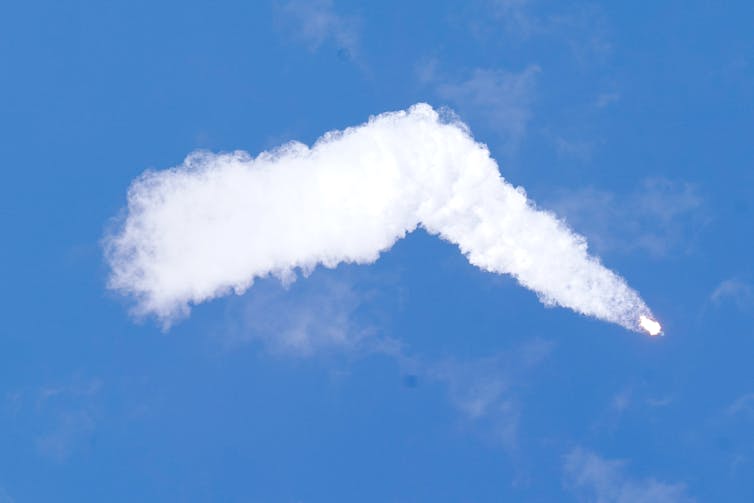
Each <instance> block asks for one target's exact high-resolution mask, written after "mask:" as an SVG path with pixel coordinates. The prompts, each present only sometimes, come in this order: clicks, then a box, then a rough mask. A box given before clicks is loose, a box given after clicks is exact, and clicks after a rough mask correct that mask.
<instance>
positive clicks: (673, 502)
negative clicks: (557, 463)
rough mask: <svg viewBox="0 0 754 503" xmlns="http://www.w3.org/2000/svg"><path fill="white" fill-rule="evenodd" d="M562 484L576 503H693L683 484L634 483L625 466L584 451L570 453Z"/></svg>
mask: <svg viewBox="0 0 754 503" xmlns="http://www.w3.org/2000/svg"><path fill="white" fill-rule="evenodd" d="M563 468H564V472H565V478H566V484H567V485H568V486H569V487H570V488H572V489H573V490H574V491H575V492H576V493H577V494H578V495H579V496H580V501H590V502H596V503H660V502H662V503H693V501H694V499H693V498H691V497H689V496H688V495H687V494H686V487H685V486H684V485H683V484H668V483H665V482H660V481H657V480H654V479H651V478H649V479H635V478H632V477H630V476H629V475H628V474H626V471H625V463H624V462H622V461H615V460H607V459H604V458H602V457H600V456H598V455H597V454H595V453H593V452H590V451H588V450H585V449H581V448H576V449H573V450H572V451H571V452H569V453H568V455H567V456H566V457H565V465H564V467H563Z"/></svg>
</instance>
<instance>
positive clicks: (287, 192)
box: [104, 104, 652, 330]
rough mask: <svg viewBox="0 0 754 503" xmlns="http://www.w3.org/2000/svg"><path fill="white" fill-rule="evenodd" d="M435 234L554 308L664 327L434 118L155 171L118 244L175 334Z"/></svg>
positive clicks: (120, 256) (474, 146) (140, 304)
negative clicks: (260, 284)
mask: <svg viewBox="0 0 754 503" xmlns="http://www.w3.org/2000/svg"><path fill="white" fill-rule="evenodd" d="M417 226H422V227H423V228H425V229H426V230H427V231H428V232H430V233H432V234H436V235H439V236H440V237H442V238H443V239H446V240H448V241H451V242H453V243H456V244H457V245H458V247H459V248H460V250H461V251H462V252H463V254H464V255H465V256H466V257H467V258H468V260H469V262H471V263H472V264H473V265H475V266H477V267H479V268H481V269H484V270H486V271H491V272H495V273H504V274H510V275H512V276H514V277H515V278H516V279H517V280H518V281H519V282H520V283H521V284H522V285H523V286H525V287H527V288H529V289H531V290H533V291H535V292H536V293H537V294H538V295H539V298H540V300H541V301H542V302H543V303H545V304H547V305H560V306H564V307H568V308H570V309H573V310H574V311H577V312H579V313H582V314H585V315H589V316H595V317H597V318H600V319H603V320H606V321H610V322H614V323H618V324H620V325H622V326H624V327H626V328H628V329H631V330H638V329H639V324H638V323H639V319H640V316H642V315H643V316H648V317H650V318H651V317H652V316H651V313H650V311H649V309H648V308H647V306H646V305H645V304H644V302H643V301H642V300H641V298H640V297H639V295H638V294H637V293H636V292H635V291H634V290H632V289H631V288H629V287H628V285H626V283H625V282H624V281H623V279H622V278H620V277H619V276H618V275H616V274H614V273H613V272H611V271H610V270H608V269H606V268H605V267H603V266H602V265H601V264H600V262H599V261H598V260H597V259H596V258H594V257H591V256H589V254H588V253H587V245H586V242H585V240H584V239H583V238H582V237H581V236H579V235H577V234H574V233H573V232H571V231H570V230H569V229H568V228H567V227H566V226H565V225H564V224H563V223H562V222H561V221H559V220H558V219H557V218H556V217H555V216H554V215H552V214H551V213H548V212H545V211H541V210H538V209H536V208H535V207H534V205H533V204H532V203H531V202H529V201H527V198H526V194H525V192H524V190H523V189H521V188H514V187H513V186H512V185H510V184H508V183H507V182H506V181H505V180H504V179H503V178H502V177H501V176H500V174H499V172H498V167H497V164H496V163H495V161H494V160H493V159H492V158H491V157H490V155H489V151H488V150H487V148H486V146H485V145H482V144H480V143H476V142H475V141H474V139H473V138H472V137H471V136H470V134H469V132H468V130H467V128H466V126H465V125H463V124H462V123H460V122H458V121H446V120H443V119H442V118H441V117H440V116H439V114H438V113H437V112H435V111H434V110H433V109H432V107H430V106H429V105H426V104H418V105H415V106H413V107H411V108H410V109H409V110H407V111H401V112H394V113H385V114H382V115H380V116H377V117H374V118H372V119H370V121H369V122H368V123H366V124H363V125H361V126H357V127H354V128H349V129H346V130H344V131H339V132H330V133H327V134H325V135H324V136H323V137H322V138H321V139H320V140H319V141H318V142H317V143H316V144H315V145H314V146H313V147H312V148H308V147H306V146H305V145H303V144H300V143H295V142H294V143H289V144H286V145H283V146H282V147H280V148H279V149H277V150H274V151H271V152H263V153H261V154H260V155H259V156H257V157H256V158H252V157H250V156H249V155H248V154H247V153H245V152H234V153H229V154H211V153H206V152H203V153H194V154H192V155H190V156H189V157H188V158H187V159H186V160H185V161H184V163H183V164H182V165H181V166H178V167H176V168H172V169H169V170H165V171H158V172H147V173H145V174H143V175H142V176H141V177H140V178H138V179H137V180H135V181H134V182H133V184H132V185H131V187H130V189H129V192H128V212H127V215H126V217H125V220H124V221H123V222H122V223H121V226H120V227H119V228H118V229H117V231H115V232H114V233H113V234H110V235H108V236H107V237H106V238H105V241H104V243H105V251H106V258H107V261H108V263H109V265H110V267H111V276H110V281H109V286H110V288H112V289H114V290H117V291H119V292H122V293H124V294H127V295H130V296H132V297H134V298H135V299H136V303H137V304H136V309H135V310H136V312H137V313H138V314H142V315H143V314H154V315H156V316H157V317H158V318H160V319H161V320H162V321H163V322H164V323H166V324H169V323H170V322H171V321H172V320H173V319H175V318H176V317H177V316H182V315H186V314H188V311H189V305H190V304H196V303H200V302H203V301H206V300H208V299H212V298H215V297H218V296H221V295H226V294H228V293H229V292H231V291H233V292H235V293H237V294H240V293H241V292H243V291H245V290H246V289H247V288H249V287H250V286H251V285H252V282H253V281H254V279H255V278H259V277H263V276H266V275H269V274H273V275H277V276H279V277H281V279H283V280H286V279H290V278H292V277H294V275H295V270H296V269H297V268H300V269H301V270H303V271H304V272H305V273H306V272H307V271H311V270H312V269H314V268H315V267H316V266H317V265H319V264H321V265H324V266H325V267H335V266H336V265H337V264H338V263H341V262H354V263H370V262H374V261H375V260H377V258H378V256H379V254H380V252H382V251H384V250H387V249H389V248H390V247H391V246H392V245H393V243H395V241H397V240H398V239H400V238H402V237H404V236H405V235H406V233H408V232H411V231H412V230H414V229H416V228H417Z"/></svg>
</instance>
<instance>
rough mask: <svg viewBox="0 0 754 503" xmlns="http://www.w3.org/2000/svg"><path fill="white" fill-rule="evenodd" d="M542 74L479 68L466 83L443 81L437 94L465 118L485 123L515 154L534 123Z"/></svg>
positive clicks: (531, 69) (533, 68) (534, 68)
mask: <svg viewBox="0 0 754 503" xmlns="http://www.w3.org/2000/svg"><path fill="white" fill-rule="evenodd" d="M539 73H540V68H539V66H537V65H529V66H528V67H526V68H524V69H523V70H521V71H518V72H516V71H509V70H503V69H483V68H477V69H475V70H473V71H472V72H471V75H469V77H468V78H466V79H462V80H459V81H440V82H439V83H438V84H437V86H436V88H435V92H436V94H437V95H438V96H439V97H440V98H441V99H443V100H446V101H447V102H448V103H449V104H451V105H453V106H454V108H456V109H457V110H458V111H459V112H460V113H461V114H462V115H464V116H465V117H468V118H471V119H476V120H477V121H483V122H485V123H486V125H487V126H489V127H490V129H491V130H493V131H496V132H497V134H499V135H500V138H499V139H500V140H502V142H503V146H504V147H505V148H506V149H507V150H508V151H512V150H515V149H516V148H517V147H518V145H519V144H520V143H521V141H522V140H523V139H524V137H525V135H526V132H527V127H528V125H529V122H530V121H531V119H532V106H533V103H534V99H535V90H536V82H537V76H538V75H539Z"/></svg>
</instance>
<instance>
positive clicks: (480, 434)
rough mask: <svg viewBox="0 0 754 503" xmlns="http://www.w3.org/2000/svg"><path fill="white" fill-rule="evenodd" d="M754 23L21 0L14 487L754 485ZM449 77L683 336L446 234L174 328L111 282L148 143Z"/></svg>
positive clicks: (610, 12) (651, 8)
mask: <svg viewBox="0 0 754 503" xmlns="http://www.w3.org/2000/svg"><path fill="white" fill-rule="evenodd" d="M753 21H754V7H752V4H751V3H750V2H726V3H725V5H724V6H722V5H720V4H715V3H712V2H701V1H685V2H680V1H667V2H655V3H647V5H643V4H642V5H637V4H636V3H627V2H604V3H581V2H547V1H536V0H529V1H527V0H518V1H517V0H508V1H505V0H499V1H493V0H490V1H483V0H480V1H472V2H464V3H463V4H461V3H459V2H431V3H429V2H427V3H424V2H412V3H410V5H405V4H404V3H403V2H379V3H378V2H345V1H334V2H328V1H314V2H310V1H303V0H302V1H294V2H284V1H281V2H274V3H263V2H258V3H257V2H254V3H252V2H215V3H209V2H207V3H200V2H191V3H185V2H181V3H171V2H163V3H160V4H159V5H154V4H153V3H151V2H150V3H147V2H139V1H132V2H109V3H95V2H64V3H63V2H28V3H23V4H22V3H15V4H10V3H7V4H5V5H3V6H2V7H0V62H2V71H1V72H0V111H1V112H0V137H1V138H2V141H0V155H2V158H3V161H4V163H3V164H4V166H5V169H4V170H3V173H4V176H5V177H6V178H5V180H6V181H5V183H3V184H2V185H1V187H0V190H1V191H2V198H0V201H2V202H1V203H0V221H1V222H2V229H3V234H4V235H5V236H6V239H5V242H4V244H5V245H4V246H3V247H2V249H1V251H0V254H2V260H0V264H2V265H1V267H2V278H3V285H4V288H3V289H2V305H3V306H4V309H3V315H4V316H3V319H4V323H3V324H2V327H1V328H0V369H1V370H0V432H2V433H0V502H25V501H218V500H222V501H260V502H262V501H263V502H273V501H281V502H299V501H300V502H310V501H380V502H381V501H475V502H483V501H526V502H529V501H531V502H538V501H574V502H579V501H600V502H612V501H616V502H624V501H752V500H753V499H754V478H753V477H752V476H751V474H752V473H754V435H753V434H752V431H753V430H752V427H753V426H754V366H752V365H751V361H752V355H754V330H753V329H754V268H752V264H751V252H752V242H753V239H752V232H753V231H754V229H753V228H752V227H753V225H752V222H754V220H753V219H752V216H753V215H752V213H753V212H754V206H752V203H751V201H752V200H754V190H753V189H752V186H753V184H752V182H753V181H754V170H753V169H752V168H754V143H752V139H751V138H752V137H751V132H752V130H754V106H753V105H754V95H753V93H754V67H753V66H752V65H753V64H754V62H753V61H752V55H753V54H754V35H752V33H751V26H752V22H753ZM422 101H423V102H428V103H430V104H432V105H433V106H438V107H439V106H448V107H451V108H452V109H453V110H455V111H456V112H457V113H458V114H459V115H460V117H461V118H462V119H463V120H464V121H465V122H466V123H467V124H468V125H469V127H470V128H471V130H472V131H473V133H474V136H475V138H476V139H477V140H478V141H482V142H484V143H486V144H487V145H488V146H489V148H490V151H491V153H492V155H493V157H495V158H496V159H497V160H498V162H499V164H500V169H501V172H502V174H503V176H505V178H506V179H507V180H508V181H510V182H511V183H513V184H515V185H522V186H524V187H525V188H526V190H527V193H528V194H529V196H530V197H531V198H532V199H533V200H534V201H536V202H537V204H538V205H539V206H540V207H543V208H548V209H551V210H553V211H555V212H557V213H558V215H560V216H562V217H563V218H565V219H566V220H567V222H568V223H569V224H570V225H571V227H573V228H574V229H575V230H576V231H577V232H579V233H581V234H583V235H585V236H586V237H587V239H588V240H589V243H590V249H591V250H592V251H593V252H594V253H596V254H597V255H599V256H600V258H601V259H602V261H603V263H604V264H605V265H607V266H608V267H610V268H612V269H614V270H616V271H618V272H619V273H620V274H621V275H622V276H623V277H625V278H626V279H627V281H628V282H629V284H631V286H632V287H634V288H636V289H637V290H638V291H639V292H641V294H642V296H643V298H644V300H645V301H646V302H647V303H648V304H649V305H650V306H651V307H652V309H653V311H654V313H655V314H656V315H657V316H658V318H659V319H660V320H661V321H662V322H663V324H664V326H665V330H666V337H663V338H649V337H646V336H642V335H639V334H636V333H632V332H629V331H627V330H625V329H623V328H621V327H618V326H615V325H611V324H607V323H604V322H602V321H597V320H594V319H591V318H586V317H584V316H580V315H578V314H575V313H573V312H572V311H569V310H566V309H562V308H545V307H543V306H542V305H541V304H540V303H539V302H538V300H537V298H536V296H535V295H534V294H533V293H531V292H530V291H528V290H525V289H523V288H521V287H520V286H518V285H517V284H516V282H515V281H514V280H512V279H511V278H509V277H506V276H499V275H494V274H489V273H485V272H482V271H480V270H479V269H477V268H475V267H473V266H472V265H470V264H469V263H468V262H467V261H466V259H465V258H464V257H463V256H462V255H461V254H459V253H458V251H457V248H456V247H455V246H454V245H452V244H449V243H447V242H443V241H441V240H438V239H437V238H435V237H432V236H430V235H428V234H427V233H426V232H423V231H417V232H416V233H414V234H412V235H410V236H409V237H407V238H406V239H404V240H401V241H399V242H398V243H397V244H396V245H395V246H394V247H393V248H392V249H391V250H390V251H389V252H387V253H385V254H383V256H382V257H381V258H380V259H379V260H378V261H377V262H375V263H374V264H372V265H361V266H357V265H341V266H339V267H338V268H336V269H333V270H327V269H317V270H315V271H314V272H313V274H312V275H311V276H310V277H309V278H306V279H299V280H298V281H296V282H295V283H294V284H292V285H291V286H290V287H289V288H287V289H285V288H283V287H281V286H280V284H279V283H278V282H277V281H275V280H272V279H269V280H263V281H261V282H259V283H258V284H256V285H255V286H254V287H253V288H252V289H250V290H249V291H248V292H246V293H245V294H244V295H242V296H229V297H224V298H220V299H216V300H213V301H211V302H208V303H205V304H202V305H199V306H197V307H195V308H194V309H193V310H192V313H191V315H190V316H189V317H188V318H185V319H183V320H181V321H179V322H178V323H176V324H175V325H174V326H173V327H172V328H171V329H170V330H169V331H167V332H163V331H162V330H161V326H160V323H159V322H158V321H156V320H154V319H151V318H147V319H145V320H135V319H134V318H133V317H131V316H129V307H130V305H131V304H130V303H129V301H128V300H127V299H124V298H123V297H121V296H119V295H118V294H117V293H114V292H112V291H108V290H107V288H106V284H107V279H108V273H109V271H108V267H107V265H106V263H105V261H104V260H103V253H102V247H101V239H102V236H103V235H104V233H105V232H106V230H107V228H108V226H109V225H111V224H110V222H111V219H112V218H113V217H115V216H116V215H118V214H119V212H122V211H123V208H124V207H125V205H126V191H127V189H128V186H129V184H130V183H131V181H132V180H133V179H134V178H136V177H137V176H138V175H139V174H140V173H142V172H143V171H144V170H146V169H164V168H168V167H171V166H175V165H177V164H180V163H181V162H182V160H183V159H184V157H185V156H186V155H187V154H188V153H190V152H192V151H194V150H196V149H208V150H211V151H214V152H221V151H231V150H236V149H242V150H246V151H248V152H251V153H257V152H260V151H262V150H265V149H269V148H272V147H274V146H276V145H278V144H281V143H283V142H286V141H288V140H291V139H296V140H299V141H302V142H305V143H308V144H310V143H311V142H313V141H314V140H316V139H317V138H318V137H319V136H320V135H321V134H322V133H323V132H325V131H328V130H332V129H340V128H343V127H347V126H350V125H355V124H359V123H362V122H364V121H365V120H366V119H367V118H368V117H369V116H370V115H374V114H378V113H381V112H384V111H389V110H399V109H405V108H407V107H408V106H410V105H412V104H414V103H417V102H422ZM291 337H293V339H291ZM291 341H293V342H291Z"/></svg>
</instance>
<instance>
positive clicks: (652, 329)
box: [639, 314, 662, 336]
mask: <svg viewBox="0 0 754 503" xmlns="http://www.w3.org/2000/svg"><path fill="white" fill-rule="evenodd" d="M639 325H640V326H641V328H643V329H644V330H646V331H647V333H648V334H649V335H651V336H655V335H660V334H661V333H662V326H661V325H660V324H659V323H658V322H656V321H655V320H653V319H652V318H648V317H646V316H644V315H643V314H642V315H641V316H639Z"/></svg>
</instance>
